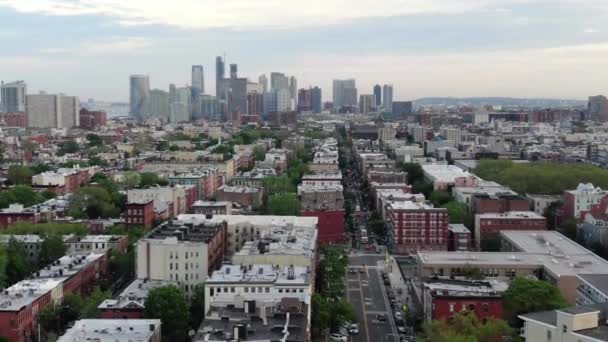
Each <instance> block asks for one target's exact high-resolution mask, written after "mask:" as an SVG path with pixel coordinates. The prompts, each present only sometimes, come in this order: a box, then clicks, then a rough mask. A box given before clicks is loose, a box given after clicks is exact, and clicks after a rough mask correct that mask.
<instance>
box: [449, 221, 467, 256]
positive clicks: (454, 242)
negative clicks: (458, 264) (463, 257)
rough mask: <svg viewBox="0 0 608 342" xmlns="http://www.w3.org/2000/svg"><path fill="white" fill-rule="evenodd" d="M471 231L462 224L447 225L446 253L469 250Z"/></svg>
mask: <svg viewBox="0 0 608 342" xmlns="http://www.w3.org/2000/svg"><path fill="white" fill-rule="evenodd" d="M471 235H472V234H471V231H470V230H469V229H468V228H467V227H465V225H464V224H450V225H448V251H468V250H471V247H472V246H473V245H472V239H471Z"/></svg>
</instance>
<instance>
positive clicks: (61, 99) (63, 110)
mask: <svg viewBox="0 0 608 342" xmlns="http://www.w3.org/2000/svg"><path fill="white" fill-rule="evenodd" d="M26 110H27V126H28V127H32V128H72V127H77V126H80V101H78V97H76V96H65V95H49V94H34V95H27V96H26Z"/></svg>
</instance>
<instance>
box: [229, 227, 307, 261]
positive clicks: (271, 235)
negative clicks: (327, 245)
mask: <svg viewBox="0 0 608 342" xmlns="http://www.w3.org/2000/svg"><path fill="white" fill-rule="evenodd" d="M316 247H317V230H316V229H314V230H313V229H309V228H293V229H284V228H282V227H273V228H271V229H270V230H269V231H268V232H266V233H264V234H262V235H261V236H260V237H259V238H258V239H256V240H255V241H247V242H245V244H244V245H243V247H242V248H241V249H240V250H239V251H238V252H237V253H236V254H235V255H234V256H235V257H239V256H240V257H247V256H255V255H262V254H264V255H294V256H295V255H300V256H305V257H308V258H312V257H313V256H314V253H315V250H316Z"/></svg>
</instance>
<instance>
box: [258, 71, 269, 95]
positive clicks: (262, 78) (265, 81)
mask: <svg viewBox="0 0 608 342" xmlns="http://www.w3.org/2000/svg"><path fill="white" fill-rule="evenodd" d="M258 83H259V84H261V85H262V88H263V90H264V92H265V93H266V92H268V78H266V75H260V77H258Z"/></svg>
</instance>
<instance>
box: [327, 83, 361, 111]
mask: <svg viewBox="0 0 608 342" xmlns="http://www.w3.org/2000/svg"><path fill="white" fill-rule="evenodd" d="M332 91H333V106H334V109H336V110H340V109H342V108H349V109H352V107H356V106H357V87H356V84H355V80H354V79H352V78H351V79H346V80H334V81H333V89H332Z"/></svg>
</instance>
